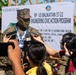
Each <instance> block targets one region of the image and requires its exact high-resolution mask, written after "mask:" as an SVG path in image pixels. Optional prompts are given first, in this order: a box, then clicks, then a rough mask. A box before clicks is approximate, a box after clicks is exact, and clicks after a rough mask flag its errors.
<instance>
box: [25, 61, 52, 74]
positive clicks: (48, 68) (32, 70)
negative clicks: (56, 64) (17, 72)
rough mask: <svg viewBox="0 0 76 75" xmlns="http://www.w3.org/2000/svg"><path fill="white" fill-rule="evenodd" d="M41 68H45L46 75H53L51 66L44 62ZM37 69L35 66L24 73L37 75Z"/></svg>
mask: <svg viewBox="0 0 76 75" xmlns="http://www.w3.org/2000/svg"><path fill="white" fill-rule="evenodd" d="M43 66H44V67H45V69H46V71H47V75H53V73H52V68H51V66H50V65H49V64H48V63H46V62H44V63H43ZM37 68H38V67H37V66H35V67H33V68H31V69H30V70H28V71H27V72H26V75H37V74H36V70H37Z"/></svg>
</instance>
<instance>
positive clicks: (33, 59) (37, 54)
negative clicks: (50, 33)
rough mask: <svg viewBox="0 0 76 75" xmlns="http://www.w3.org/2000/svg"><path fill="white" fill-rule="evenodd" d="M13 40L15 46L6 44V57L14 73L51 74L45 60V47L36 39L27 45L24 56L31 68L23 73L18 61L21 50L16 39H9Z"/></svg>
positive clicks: (30, 74) (23, 74)
mask: <svg viewBox="0 0 76 75" xmlns="http://www.w3.org/2000/svg"><path fill="white" fill-rule="evenodd" d="M9 42H13V43H14V45H15V48H14V49H13V47H12V46H8V58H9V60H10V61H11V65H12V68H13V72H14V75H53V73H52V68H51V66H50V65H49V64H48V63H46V62H45V55H46V48H45V46H44V44H42V43H41V42H38V41H34V42H32V43H31V45H29V46H28V51H27V53H26V57H25V58H27V60H28V62H29V64H30V66H31V68H30V69H29V70H28V71H27V72H26V73H24V71H23V68H22V66H21V63H20V58H21V57H20V56H21V50H20V48H19V46H18V43H17V41H15V40H9Z"/></svg>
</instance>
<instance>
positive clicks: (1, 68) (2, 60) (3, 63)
mask: <svg viewBox="0 0 76 75" xmlns="http://www.w3.org/2000/svg"><path fill="white" fill-rule="evenodd" d="M24 11H25V10H23V12H22V11H19V12H20V13H18V12H17V15H18V16H19V17H23V18H24V17H27V18H28V17H30V15H29V14H28V13H27V12H26V14H28V16H26V14H24ZM16 26H18V23H17V24H16V25H15V26H11V27H9V28H8V29H6V30H5V31H4V32H3V34H4V35H6V34H7V33H9V32H13V31H15V30H16ZM18 32H19V33H20V35H22V34H23V32H20V31H19V30H18ZM31 32H34V33H36V34H37V35H40V36H41V34H40V33H39V31H38V30H36V29H34V28H32V27H30V26H28V28H27V31H26V35H25V38H24V39H23V41H24V47H25V46H26V43H27V42H26V38H27V37H28V33H31ZM10 36H11V35H10ZM10 36H9V37H10ZM29 37H30V38H31V36H29ZM41 38H42V36H41ZM11 39H17V40H18V37H17V36H16V34H15V35H13V36H12V37H11ZM25 49H26V48H24V49H23V50H22V59H21V60H22V65H24V64H25V61H24V60H25V59H24V57H25V54H24V53H25V51H26V50H25ZM24 71H26V70H25V69H24ZM0 75H14V74H13V71H12V67H11V64H10V61H9V60H8V57H7V56H5V57H4V56H0Z"/></svg>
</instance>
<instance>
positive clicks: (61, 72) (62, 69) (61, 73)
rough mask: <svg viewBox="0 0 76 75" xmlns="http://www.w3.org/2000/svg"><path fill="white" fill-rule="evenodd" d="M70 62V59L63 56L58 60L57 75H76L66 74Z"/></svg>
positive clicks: (74, 73)
mask: <svg viewBox="0 0 76 75" xmlns="http://www.w3.org/2000/svg"><path fill="white" fill-rule="evenodd" d="M69 61H70V57H68V56H63V57H62V59H61V60H60V67H59V71H58V75H76V71H72V72H67V67H68V64H69Z"/></svg>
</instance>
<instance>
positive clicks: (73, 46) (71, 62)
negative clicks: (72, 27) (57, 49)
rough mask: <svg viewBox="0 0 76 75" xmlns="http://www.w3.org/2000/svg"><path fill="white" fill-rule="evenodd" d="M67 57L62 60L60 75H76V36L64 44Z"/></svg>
mask: <svg viewBox="0 0 76 75" xmlns="http://www.w3.org/2000/svg"><path fill="white" fill-rule="evenodd" d="M64 49H65V55H64V56H62V58H61V60H60V67H59V71H58V75H76V36H74V37H73V36H71V37H70V38H68V39H67V40H66V41H65V42H64Z"/></svg>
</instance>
